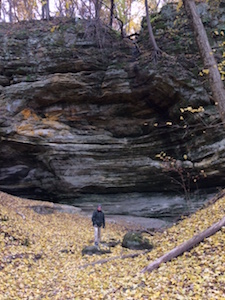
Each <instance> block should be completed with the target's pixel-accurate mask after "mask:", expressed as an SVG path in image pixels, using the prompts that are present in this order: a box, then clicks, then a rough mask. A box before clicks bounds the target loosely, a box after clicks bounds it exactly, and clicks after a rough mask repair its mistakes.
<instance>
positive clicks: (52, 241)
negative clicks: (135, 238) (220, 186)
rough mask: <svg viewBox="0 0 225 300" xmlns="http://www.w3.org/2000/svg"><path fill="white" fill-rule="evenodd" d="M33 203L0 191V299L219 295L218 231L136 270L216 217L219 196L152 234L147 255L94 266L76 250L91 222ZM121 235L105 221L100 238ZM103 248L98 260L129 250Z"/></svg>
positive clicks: (85, 241)
mask: <svg viewBox="0 0 225 300" xmlns="http://www.w3.org/2000/svg"><path fill="white" fill-rule="evenodd" d="M33 203H34V202H33V201H30V200H24V199H19V198H17V197H12V196H9V195H7V194H4V193H0V290H1V295H0V299H1V300H4V299H7V300H8V299H29V300H32V299H35V300H37V299H45V300H47V299H54V300H57V299H60V300H66V299H71V300H74V299H79V300H80V299H87V300H88V299H89V300H90V299H94V300H98V299H105V300H107V299H109V300H111V299H126V300H128V299H132V300H135V299H137V300H140V299H151V300H152V299H157V300H158V299H185V300H186V299H201V300H202V299H225V288H224V286H225V275H224V274H225V266H224V261H225V251H224V249H225V238H224V234H225V231H224V230H221V231H219V232H217V233H216V234H215V235H214V236H211V237H210V238H207V239H205V240H204V242H202V243H200V244H199V245H198V246H197V247H195V248H194V249H192V250H191V251H190V252H186V253H184V254H183V255H182V256H180V257H178V258H176V259H173V260H172V261H170V262H168V263H166V264H163V265H161V266H160V267H159V268H158V269H157V270H154V271H153V272H152V273H150V274H148V273H146V274H141V273H140V271H141V270H142V268H144V267H145V266H146V265H148V264H149V262H150V261H153V260H155V259H156V258H157V257H159V256H161V255H163V254H164V253H166V252H168V251H169V250H171V249H172V248H174V247H175V246H177V245H179V244H180V243H182V242H184V241H185V240H188V239H189V238H191V237H192V236H193V235H195V234H196V233H197V232H200V231H202V230H204V229H206V228H208V227H209V226H210V225H212V224H213V223H215V222H217V221H218V220H220V219H221V218H222V217H223V215H224V204H225V199H224V198H221V199H220V200H218V201H217V202H216V203H214V204H212V205H211V206H209V207H207V208H205V209H203V210H200V211H198V212H197V213H196V214H194V215H192V216H191V217H189V218H184V219H183V220H182V221H181V222H180V223H179V224H177V225H176V226H173V227H171V228H169V229H167V230H165V231H164V232H163V233H156V234H155V235H154V237H151V239H152V241H153V243H154V245H155V247H154V249H153V250H152V252H150V253H147V254H143V255H140V256H138V257H135V258H126V259H124V260H121V259H118V260H110V261H108V262H107V263H105V264H102V265H101V264H94V262H95V261H97V260H99V257H96V256H82V254H81V251H82V248H83V247H84V246H87V245H89V244H90V241H91V240H93V228H92V225H91V220H89V219H88V218H86V217H84V216H80V215H78V214H73V215H72V214H66V213H59V212H54V213H52V214H48V215H41V214H38V213H36V212H35V211H33V210H32V209H31V208H29V206H30V205H33ZM37 203H38V205H45V206H46V205H50V204H48V203H46V202H45V203H44V202H43V203H42V202H37ZM18 211H19V212H20V213H21V214H23V215H24V216H25V219H24V218H21V216H20V215H18V213H17V212H18ZM124 233H125V230H124V228H123V227H122V226H119V225H117V224H107V228H106V229H105V230H103V239H105V240H106V241H108V240H111V239H115V240H118V239H120V240H122V236H123V235H124ZM111 251H112V253H111V254H104V255H102V256H101V259H103V260H104V259H108V258H110V257H113V256H122V255H129V254H132V253H134V252H136V251H133V250H128V249H123V248H122V247H121V246H120V245H118V246H116V247H115V248H111ZM91 263H93V264H94V265H90V266H87V268H85V269H80V268H79V267H80V266H81V265H87V264H91Z"/></svg>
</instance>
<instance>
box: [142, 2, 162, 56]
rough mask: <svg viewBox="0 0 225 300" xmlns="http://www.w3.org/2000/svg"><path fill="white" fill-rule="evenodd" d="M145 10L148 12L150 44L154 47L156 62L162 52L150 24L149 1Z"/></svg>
mask: <svg viewBox="0 0 225 300" xmlns="http://www.w3.org/2000/svg"><path fill="white" fill-rule="evenodd" d="M145 10H146V19H147V25H148V33H149V39H150V43H151V44H152V46H153V58H154V59H155V60H157V58H158V56H159V55H160V53H161V50H160V49H159V47H158V45H157V43H156V40H155V36H154V34H153V30H152V25H151V22H150V16H149V11H148V0H145Z"/></svg>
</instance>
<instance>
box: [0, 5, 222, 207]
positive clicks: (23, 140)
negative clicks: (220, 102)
mask: <svg viewBox="0 0 225 300" xmlns="http://www.w3.org/2000/svg"><path fill="white" fill-rule="evenodd" d="M200 13H202V14H205V15H204V16H205V18H206V19H207V18H208V19H207V20H206V21H205V22H207V26H208V27H207V28H208V30H209V32H211V33H213V32H214V30H215V27H216V28H219V25H220V24H221V22H222V21H221V19H219V17H217V18H215V16H212V15H210V14H209V12H207V8H206V6H203V8H202V7H201V6H200ZM223 13H224V10H223V8H221V15H220V18H222V17H223V18H224V17H225V13H224V14H223ZM178 14H182V12H176V10H175V9H174V7H173V6H171V5H169V6H167V7H165V8H164V9H163V10H162V11H161V13H160V14H158V15H156V16H155V19H154V20H153V26H154V30H155V32H156V39H157V42H158V44H159V46H160V48H161V49H162V50H163V54H162V56H161V57H160V58H159V60H158V62H157V63H155V62H154V61H152V59H151V49H150V48H149V45H148V39H147V35H146V34H147V33H146V29H145V23H144V22H143V28H142V31H141V33H140V36H139V37H138V40H137V43H132V42H131V41H130V40H129V39H127V40H121V38H120V37H119V36H118V35H117V33H116V32H114V31H110V30H109V29H107V28H105V27H98V26H97V24H96V23H94V22H92V21H90V20H89V21H84V20H76V22H75V21H74V20H66V19H56V20H52V21H49V22H46V21H31V22H23V23H18V24H14V25H13V26H12V25H10V24H1V28H0V37H1V39H0V189H1V190H3V191H7V192H10V193H14V194H20V195H24V196H25V195H26V196H29V197H36V198H37V197H40V198H43V199H54V200H58V201H59V200H62V199H69V198H73V197H74V196H75V195H79V193H93V192H98V193H117V192H132V191H171V190H174V189H175V188H181V189H182V185H184V182H183V183H182V176H184V178H185V180H187V181H185V185H186V187H187V188H189V187H190V188H195V187H196V186H197V187H198V188H203V187H218V186H224V184H225V176H224V170H225V168H224V165H225V139H224V138H225V134H224V129H223V127H222V125H221V123H220V120H219V115H218V111H217V107H216V105H214V104H213V101H212V99H211V96H210V91H209V90H208V84H207V79H206V78H205V76H202V77H201V76H199V72H200V71H201V69H202V65H201V61H200V59H199V56H198V52H197V49H196V44H195V42H194V37H193V34H192V31H191V29H190V28H189V27H188V21H187V20H186V19H185V17H183V18H176V17H177V15H178ZM176 20H177V21H176ZM179 20H180V21H179ZM215 20H217V24H216V25H215V22H216V21H215ZM220 30H221V31H219V35H216V36H215V34H214V35H213V34H211V35H210V37H211V43H212V46H213V48H214V49H217V50H215V51H216V53H215V54H216V55H217V59H218V60H219V61H221V59H222V50H221V48H218V47H217V46H218V45H219V43H221V41H223V40H224V35H222V34H220V32H222V30H225V29H222V28H221V29H220ZM223 32H224V31H223ZM171 162H172V165H171ZM173 163H174V164H175V168H173V167H172V166H173ZM189 179H190V184H189V183H188V182H189ZM177 181H179V183H177Z"/></svg>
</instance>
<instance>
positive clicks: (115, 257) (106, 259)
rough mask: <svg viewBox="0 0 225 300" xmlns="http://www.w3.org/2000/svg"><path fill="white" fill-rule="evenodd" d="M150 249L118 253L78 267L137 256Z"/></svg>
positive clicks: (82, 267)
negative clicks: (125, 253) (123, 253)
mask: <svg viewBox="0 0 225 300" xmlns="http://www.w3.org/2000/svg"><path fill="white" fill-rule="evenodd" d="M150 251H151V250H145V251H142V252H139V253H132V254H127V255H118V256H113V257H109V258H105V259H100V260H97V261H94V262H92V263H89V264H85V265H82V266H80V267H79V269H84V268H87V267H89V266H94V265H97V264H105V263H107V262H109V261H111V260H115V259H125V258H134V257H137V256H139V255H142V254H146V253H148V252H150Z"/></svg>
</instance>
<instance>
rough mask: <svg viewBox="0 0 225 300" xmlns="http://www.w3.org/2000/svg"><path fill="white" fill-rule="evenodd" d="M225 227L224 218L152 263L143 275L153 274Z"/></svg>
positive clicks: (144, 270)
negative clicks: (160, 266) (166, 263)
mask: <svg viewBox="0 0 225 300" xmlns="http://www.w3.org/2000/svg"><path fill="white" fill-rule="evenodd" d="M223 226H225V217H223V218H222V219H221V220H220V221H219V222H217V223H215V224H213V225H212V226H211V227H209V228H207V229H206V230H204V231H202V232H201V233H199V234H197V235H195V236H193V237H192V238H191V239H189V240H188V241H186V242H184V243H183V244H181V245H179V246H177V247H176V248H174V249H172V250H171V251H169V252H168V253H166V254H164V255H163V256H161V257H159V258H158V259H156V260H155V261H153V262H152V263H150V264H149V265H148V266H147V267H145V268H144V269H142V270H141V273H144V272H146V271H147V272H151V271H153V270H155V269H157V268H158V267H159V265H160V264H162V263H165V262H168V261H170V260H171V259H173V258H175V257H177V256H179V255H181V254H183V253H184V252H185V251H188V250H190V249H192V248H193V247H194V246H196V245H197V244H199V243H200V242H202V241H203V240H204V239H205V238H207V237H209V236H211V235H213V234H215V233H216V232H217V231H219V230H220V229H221V228H222V227H223Z"/></svg>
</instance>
